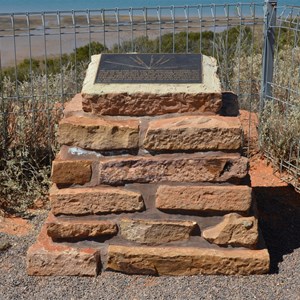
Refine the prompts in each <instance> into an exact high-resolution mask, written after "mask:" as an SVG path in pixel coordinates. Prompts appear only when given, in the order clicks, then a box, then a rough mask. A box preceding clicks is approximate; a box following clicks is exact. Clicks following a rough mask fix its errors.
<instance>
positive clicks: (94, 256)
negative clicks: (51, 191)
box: [27, 226, 100, 276]
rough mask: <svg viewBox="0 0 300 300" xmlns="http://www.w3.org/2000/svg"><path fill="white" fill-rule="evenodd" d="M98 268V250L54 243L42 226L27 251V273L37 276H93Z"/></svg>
mask: <svg viewBox="0 0 300 300" xmlns="http://www.w3.org/2000/svg"><path fill="white" fill-rule="evenodd" d="M99 268H100V251H99V250H95V249H91V248H75V247H70V246H66V245H64V244H61V243H54V242H53V241H52V240H51V238H50V237H49V236H48V235H47V233H46V226H43V228H42V231H41V233H40V235H39V236H38V239H37V241H36V243H35V244H34V245H32V246H31V247H30V248H29V249H28V251H27V273H28V275H39V276H50V275H56V276H95V275H97V273H98V270H99Z"/></svg>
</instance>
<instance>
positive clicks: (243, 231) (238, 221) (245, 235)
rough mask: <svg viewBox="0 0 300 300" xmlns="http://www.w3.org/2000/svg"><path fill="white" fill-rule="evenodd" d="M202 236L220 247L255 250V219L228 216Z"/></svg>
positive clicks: (256, 236)
mask: <svg viewBox="0 0 300 300" xmlns="http://www.w3.org/2000/svg"><path fill="white" fill-rule="evenodd" d="M202 236H203V237H204V238H205V239H206V240H208V241H209V242H210V243H214V244H217V245H220V246H228V245H231V246H234V247H247V248H255V246H256V244H257V242H258V224H257V219H256V218H255V217H247V218H246V217H242V216H240V215H238V214H235V213H232V214H228V215H226V216H224V220H223V221H222V222H221V223H219V224H218V225H216V226H214V227H211V228H208V229H206V230H204V231H203V232H202Z"/></svg>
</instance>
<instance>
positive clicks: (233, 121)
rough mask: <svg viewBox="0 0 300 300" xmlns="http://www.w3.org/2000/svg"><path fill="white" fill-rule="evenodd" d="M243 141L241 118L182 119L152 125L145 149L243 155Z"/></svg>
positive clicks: (192, 117) (189, 117) (148, 131)
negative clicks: (225, 152)
mask: <svg viewBox="0 0 300 300" xmlns="http://www.w3.org/2000/svg"><path fill="white" fill-rule="evenodd" d="M242 140H243V138H242V127H241V123H240V121H239V118H237V117H221V116H199V115H198V116H197V115H195V116H180V117H174V118H168V119H160V120H155V121H151V122H150V123H149V127H148V130H147V132H146V136H145V139H144V141H143V147H144V148H145V149H147V150H150V151H228V150H230V151H239V149H240V148H241V146H242Z"/></svg>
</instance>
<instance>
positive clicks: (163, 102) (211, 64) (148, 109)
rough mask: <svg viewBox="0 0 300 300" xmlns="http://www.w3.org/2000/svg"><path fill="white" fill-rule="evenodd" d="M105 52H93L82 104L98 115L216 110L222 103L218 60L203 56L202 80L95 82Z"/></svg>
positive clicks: (84, 107) (83, 89) (215, 111)
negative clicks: (152, 82) (184, 81)
mask: <svg viewBox="0 0 300 300" xmlns="http://www.w3.org/2000/svg"><path fill="white" fill-rule="evenodd" d="M100 60H101V55H94V56H92V61H91V63H90V65H89V67H88V70H87V74H86V78H85V80H84V83H83V88H82V97H83V101H82V107H83V110H84V111H85V112H92V113H93V114H98V115H125V116H146V115H148V116H154V115H162V114H169V113H184V112H212V113H217V112H218V111H219V110H220V109H221V106H222V93H221V84H220V80H219V78H218V75H217V63H216V60H215V59H214V58H212V57H207V56H203V59H202V68H203V72H202V74H203V76H202V77H203V78H202V82H201V83H200V82H199V83H188V84H176V83H161V84H160V83H155V84H147V83H144V84H143V83H136V84H135V83H121V84H117V83H114V84H106V83H95V78H96V74H97V72H98V66H99V62H100Z"/></svg>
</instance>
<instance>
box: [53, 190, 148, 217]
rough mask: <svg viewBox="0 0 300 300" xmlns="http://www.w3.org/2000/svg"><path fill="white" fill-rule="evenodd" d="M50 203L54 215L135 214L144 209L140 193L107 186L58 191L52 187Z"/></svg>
mask: <svg viewBox="0 0 300 300" xmlns="http://www.w3.org/2000/svg"><path fill="white" fill-rule="evenodd" d="M50 201H51V209H52V213H53V214H54V215H60V214H65V215H88V214H108V213H121V212H136V211H141V210H143V209H144V208H145V204H144V201H143V198H142V195H141V194H140V193H138V192H132V191H128V190H126V189H123V188H115V187H107V186H106V187H105V186H97V187H89V188H65V189H58V188H57V187H56V186H55V185H54V186H53V187H52V188H51V190H50Z"/></svg>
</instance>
